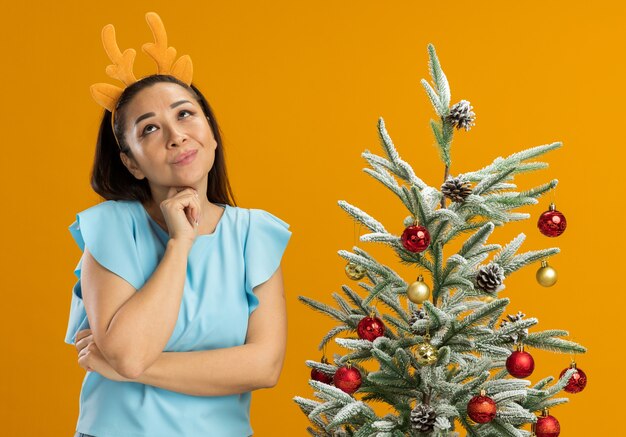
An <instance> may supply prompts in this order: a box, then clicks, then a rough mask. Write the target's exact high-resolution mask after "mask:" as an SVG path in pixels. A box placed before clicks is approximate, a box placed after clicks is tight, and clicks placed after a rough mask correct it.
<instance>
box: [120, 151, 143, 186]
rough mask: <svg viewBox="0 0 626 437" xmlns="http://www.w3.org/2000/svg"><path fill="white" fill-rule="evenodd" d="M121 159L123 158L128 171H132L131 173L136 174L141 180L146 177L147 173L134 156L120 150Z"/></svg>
mask: <svg viewBox="0 0 626 437" xmlns="http://www.w3.org/2000/svg"><path fill="white" fill-rule="evenodd" d="M120 159H121V160H122V163H123V164H124V166H126V168H127V169H128V171H129V172H130V174H132V175H133V176H135V178H136V179H139V180H141V179H145V177H146V175H144V174H143V172H142V171H141V169H140V168H139V166H138V165H137V161H135V159H134V158H131V157H129V156H128V155H127V154H126V153H124V152H120Z"/></svg>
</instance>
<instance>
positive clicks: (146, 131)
mask: <svg viewBox="0 0 626 437" xmlns="http://www.w3.org/2000/svg"><path fill="white" fill-rule="evenodd" d="M149 127H156V126H155V125H153V124H148V125H146V127H144V128H143V131H142V134H143V135H145V134H149V133H150V132H154V131H148V130H147V129H148V128H149Z"/></svg>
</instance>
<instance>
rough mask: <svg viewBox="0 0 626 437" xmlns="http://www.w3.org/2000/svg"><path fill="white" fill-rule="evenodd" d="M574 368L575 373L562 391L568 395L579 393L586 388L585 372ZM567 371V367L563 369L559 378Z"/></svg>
mask: <svg viewBox="0 0 626 437" xmlns="http://www.w3.org/2000/svg"><path fill="white" fill-rule="evenodd" d="M574 368H575V369H576V373H574V374H573V375H572V376H571V378H570V379H569V381H568V383H567V385H566V386H565V388H564V390H565V391H566V392H568V393H580V392H581V391H583V389H584V388H585V387H586V386H587V375H585V372H583V371H582V369H579V368H577V367H574ZM569 369H570V367H568V368H567V369H563V371H562V372H561V374H560V375H559V378H561V377H563V375H565V372H567V371H568V370H569Z"/></svg>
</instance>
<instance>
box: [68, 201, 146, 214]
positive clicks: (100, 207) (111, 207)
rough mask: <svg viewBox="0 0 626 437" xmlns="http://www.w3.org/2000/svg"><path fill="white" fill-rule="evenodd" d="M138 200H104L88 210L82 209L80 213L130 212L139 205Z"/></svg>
mask: <svg viewBox="0 0 626 437" xmlns="http://www.w3.org/2000/svg"><path fill="white" fill-rule="evenodd" d="M139 204H140V202H139V201H138V200H105V201H103V202H100V203H96V204H95V205H92V206H90V207H88V208H85V209H83V210H82V211H80V212H79V214H80V213H84V212H91V213H96V212H102V213H106V212H114V211H132V210H134V209H135V208H136V206H137V205H139Z"/></svg>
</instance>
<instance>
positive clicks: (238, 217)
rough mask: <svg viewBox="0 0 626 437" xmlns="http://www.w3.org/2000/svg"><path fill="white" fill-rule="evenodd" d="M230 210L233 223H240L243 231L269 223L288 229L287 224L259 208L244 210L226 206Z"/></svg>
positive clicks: (238, 207)
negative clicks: (256, 225)
mask: <svg viewBox="0 0 626 437" xmlns="http://www.w3.org/2000/svg"><path fill="white" fill-rule="evenodd" d="M226 208H228V209H230V211H231V212H232V216H233V217H234V219H235V221H236V222H238V223H240V224H241V225H242V226H243V228H244V229H248V228H249V227H250V226H254V225H255V224H259V223H265V222H270V223H274V224H278V225H280V226H281V227H285V228H289V224H288V223H287V222H286V221H284V220H283V219H281V218H279V217H278V216H276V215H275V214H273V213H271V212H269V211H268V210H266V209H261V208H245V207H240V206H230V205H226Z"/></svg>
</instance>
